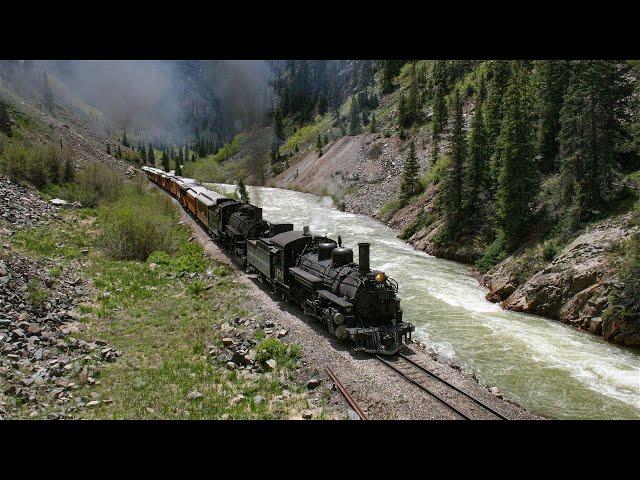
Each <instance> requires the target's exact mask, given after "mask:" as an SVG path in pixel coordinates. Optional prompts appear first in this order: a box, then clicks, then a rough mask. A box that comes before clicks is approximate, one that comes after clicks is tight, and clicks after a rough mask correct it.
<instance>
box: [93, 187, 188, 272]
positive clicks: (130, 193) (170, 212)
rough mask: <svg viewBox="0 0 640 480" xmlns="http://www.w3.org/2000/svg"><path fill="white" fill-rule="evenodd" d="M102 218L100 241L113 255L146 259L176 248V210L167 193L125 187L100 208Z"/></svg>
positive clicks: (115, 256) (126, 258) (170, 252)
mask: <svg viewBox="0 0 640 480" xmlns="http://www.w3.org/2000/svg"><path fill="white" fill-rule="evenodd" d="M99 219H100V221H101V223H102V232H101V234H100V235H99V243H100V245H101V246H102V247H103V248H104V250H105V252H106V253H107V254H108V255H109V256H111V257H112V258H115V259H120V260H147V258H148V257H149V256H150V255H151V254H152V253H153V252H155V251H158V250H162V251H164V252H167V253H169V254H172V253H174V252H175V251H176V249H177V246H178V242H179V239H180V237H179V235H180V229H179V227H178V225H177V211H176V210H175V208H174V207H173V205H172V204H171V200H169V198H168V197H166V196H160V195H157V194H153V193H149V192H144V191H141V190H140V189H137V188H135V187H125V189H124V190H123V191H122V193H121V195H120V197H119V198H118V199H117V200H115V201H113V202H111V203H107V204H104V205H103V206H102V207H101V208H100V210H99Z"/></svg>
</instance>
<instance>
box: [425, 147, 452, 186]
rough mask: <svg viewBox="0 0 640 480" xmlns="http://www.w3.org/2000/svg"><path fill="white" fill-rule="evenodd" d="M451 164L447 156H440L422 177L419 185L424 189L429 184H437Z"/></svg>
mask: <svg viewBox="0 0 640 480" xmlns="http://www.w3.org/2000/svg"><path fill="white" fill-rule="evenodd" d="M450 164H451V160H450V159H449V156H448V155H441V156H440V157H438V159H437V160H436V161H435V163H433V164H432V165H431V168H429V170H428V171H427V173H426V174H425V175H424V176H423V177H422V179H421V180H420V183H421V184H422V186H423V188H426V187H427V186H428V185H430V184H432V183H433V184H437V183H439V182H440V180H442V179H443V178H444V176H445V174H446V173H447V169H448V168H449V165H450Z"/></svg>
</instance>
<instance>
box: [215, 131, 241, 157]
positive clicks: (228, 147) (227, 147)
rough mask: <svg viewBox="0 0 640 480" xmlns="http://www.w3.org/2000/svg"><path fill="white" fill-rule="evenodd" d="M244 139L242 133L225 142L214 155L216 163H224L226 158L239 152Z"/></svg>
mask: <svg viewBox="0 0 640 480" xmlns="http://www.w3.org/2000/svg"><path fill="white" fill-rule="evenodd" d="M243 140H244V137H243V136H242V135H236V136H235V137H234V139H233V141H231V142H229V143H225V144H224V145H223V146H222V147H220V150H218V151H217V153H216V154H215V155H214V156H213V160H214V161H215V162H216V163H222V162H224V161H225V160H228V159H229V158H231V157H232V156H233V155H235V154H236V153H238V150H240V144H241V143H242V141H243Z"/></svg>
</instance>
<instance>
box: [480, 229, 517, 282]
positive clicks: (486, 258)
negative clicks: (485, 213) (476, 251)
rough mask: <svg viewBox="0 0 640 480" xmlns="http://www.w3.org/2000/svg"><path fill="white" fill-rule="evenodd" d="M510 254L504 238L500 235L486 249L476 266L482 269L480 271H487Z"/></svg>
mask: <svg viewBox="0 0 640 480" xmlns="http://www.w3.org/2000/svg"><path fill="white" fill-rule="evenodd" d="M508 255H509V254H508V252H507V247H506V243H505V241H504V238H503V237H502V236H501V235H499V236H498V237H497V238H496V239H495V240H494V241H493V243H491V245H489V246H488V247H487V249H486V250H485V251H484V254H483V255H482V258H480V259H479V260H478V261H477V262H476V268H477V269H478V270H480V272H482V273H485V272H486V271H488V270H489V269H491V268H492V267H494V266H495V265H497V264H498V263H500V262H501V261H502V260H504V259H505V258H507V256H508Z"/></svg>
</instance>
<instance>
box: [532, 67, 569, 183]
mask: <svg viewBox="0 0 640 480" xmlns="http://www.w3.org/2000/svg"><path fill="white" fill-rule="evenodd" d="M570 72H571V68H570V63H569V62H568V61H566V60H546V61H540V62H536V73H537V77H538V89H539V90H538V92H539V93H538V98H539V107H540V125H539V129H538V142H539V145H540V147H539V151H540V154H541V156H542V158H541V161H540V171H541V172H542V173H552V172H555V171H557V162H556V158H557V156H558V151H559V148H560V147H559V143H558V135H559V134H560V109H561V108H562V103H563V99H562V98H563V96H564V94H565V93H566V90H567V86H568V84H569V74H570Z"/></svg>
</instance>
